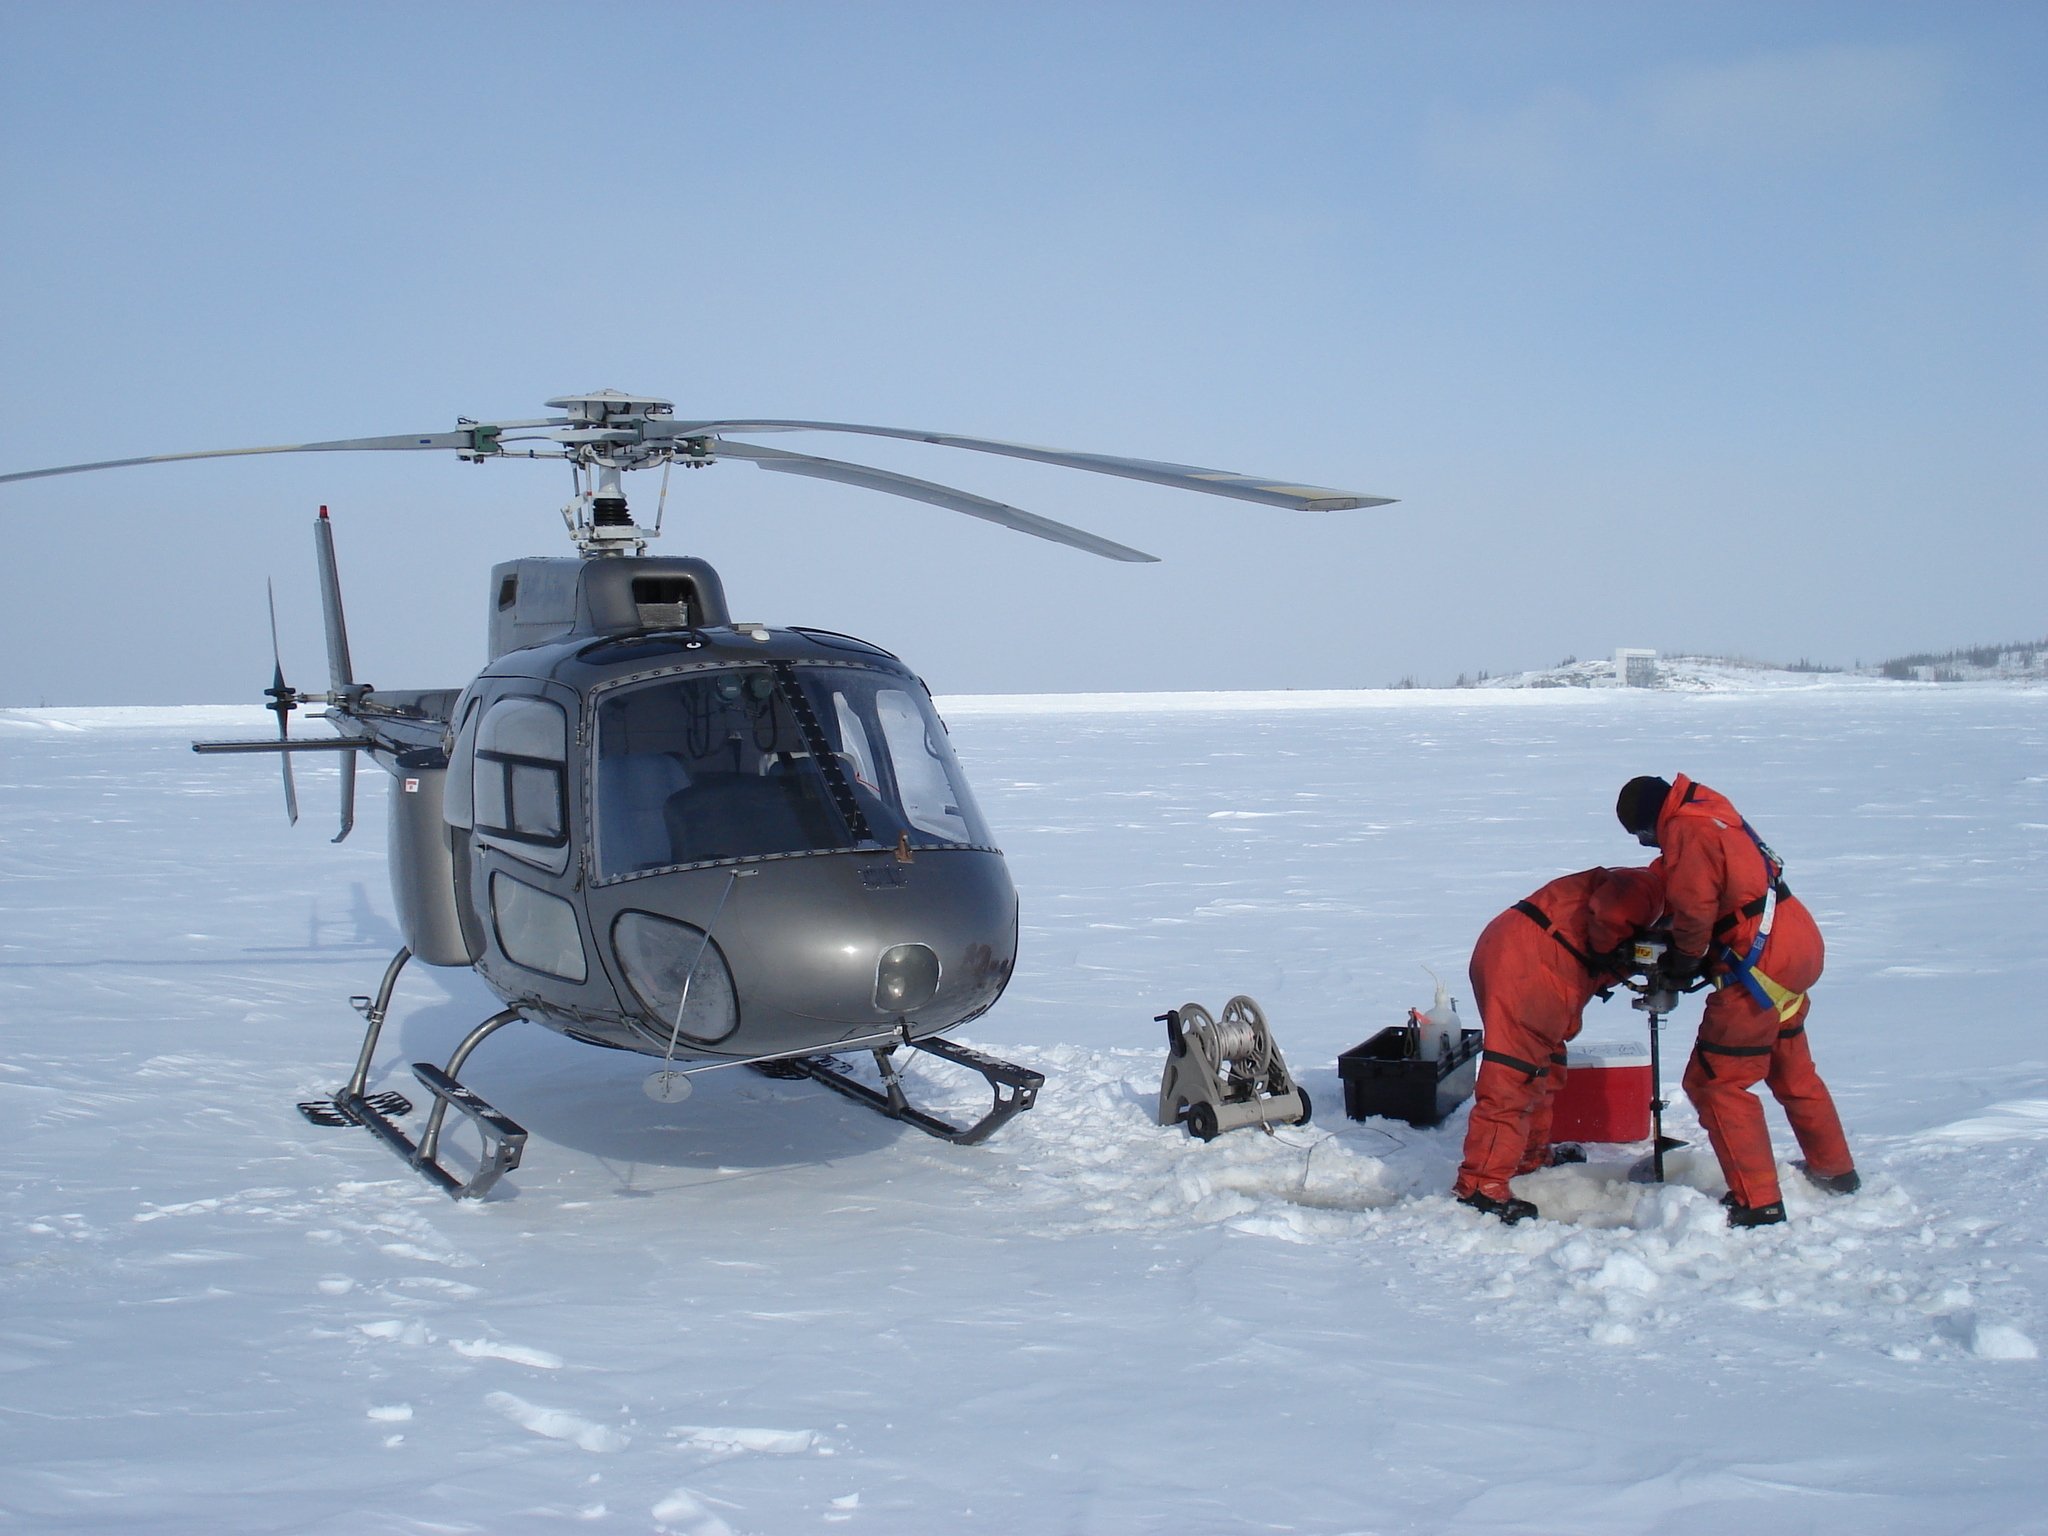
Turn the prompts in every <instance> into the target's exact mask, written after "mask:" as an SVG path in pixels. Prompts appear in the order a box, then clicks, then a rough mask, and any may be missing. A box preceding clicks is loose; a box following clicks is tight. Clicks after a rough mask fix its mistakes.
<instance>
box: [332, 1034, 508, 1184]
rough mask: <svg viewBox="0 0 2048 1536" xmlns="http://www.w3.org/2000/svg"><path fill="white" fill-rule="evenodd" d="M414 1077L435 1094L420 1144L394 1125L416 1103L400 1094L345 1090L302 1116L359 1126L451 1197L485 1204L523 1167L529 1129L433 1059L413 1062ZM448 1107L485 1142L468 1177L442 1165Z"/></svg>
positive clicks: (337, 1123) (409, 1112) (400, 1127)
mask: <svg viewBox="0 0 2048 1536" xmlns="http://www.w3.org/2000/svg"><path fill="white" fill-rule="evenodd" d="M412 1074H413V1076H414V1077H416V1078H418V1079H419V1080H420V1082H421V1083H423V1084H424V1085H425V1086H426V1088H427V1090H428V1092H430V1093H432V1094H433V1096H434V1107H433V1109H432V1111H431V1112H430V1114H429V1116H428V1120H427V1131H426V1134H425V1135H424V1136H422V1137H421V1138H420V1140H419V1142H418V1144H415V1143H414V1141H413V1139H412V1138H411V1137H410V1136H408V1135H406V1134H405V1130H404V1128H403V1127H402V1126H398V1125H395V1124H393V1123H392V1116H394V1115H406V1114H411V1113H412V1102H411V1101H410V1100H409V1099H407V1098H406V1097H405V1095H404V1094H401V1093H373V1094H371V1095H369V1096H368V1097H367V1098H357V1097H356V1096H355V1095H353V1094H351V1093H350V1092H349V1091H348V1090H347V1089H343V1090H342V1091H341V1092H339V1093H337V1094H336V1095H335V1096H334V1097H333V1098H332V1099H323V1100H319V1101H317V1102H315V1103H312V1104H301V1105H300V1106H299V1112H300V1113H301V1114H303V1115H304V1116H305V1117H306V1118H307V1119H308V1120H311V1121H312V1122H313V1123H314V1124H315V1125H360V1126H361V1127H362V1128H363V1129H364V1130H366V1131H368V1132H369V1133H370V1134H371V1135H372V1136H375V1137H376V1138H377V1139H378V1140H379V1141H381V1142H383V1143H384V1145H385V1146H387V1147H389V1148H390V1149H391V1150H392V1151H394V1152H396V1153H397V1154H398V1155H399V1157H400V1158H401V1159H402V1160H403V1161H404V1162H405V1163H406V1164H407V1166H409V1167H412V1168H415V1169H417V1170H418V1171H419V1172H420V1173H421V1174H422V1175H424V1176H425V1177H426V1178H427V1180H428V1181H429V1182H431V1183H433V1184H434V1185H436V1186H437V1187H438V1188H439V1189H440V1190H441V1191H442V1193H444V1194H446V1195H447V1196H449V1197H450V1198H451V1199H455V1200H481V1199H482V1198H483V1197H484V1196H485V1195H487V1194H489V1193H490V1192H491V1186H492V1185H493V1184H495V1183H497V1182H498V1180H499V1179H501V1178H503V1177H504V1176H505V1175H506V1174H508V1173H510V1172H511V1171H512V1170H513V1169H514V1168H517V1167H518V1166H519V1159H520V1156H521V1155H522V1154H523V1153H524V1152H525V1150H526V1129H525V1127H524V1126H521V1125H519V1124H518V1123H517V1122H515V1121H513V1120H510V1119H508V1118H507V1117H506V1116H504V1115H501V1114H500V1113H498V1111H497V1110H495V1109H493V1108H492V1107H491V1106H490V1105H489V1104H486V1103H485V1102H484V1101H483V1100H482V1099H480V1098H478V1097H477V1096H476V1095H475V1094H474V1093H472V1092H470V1090H469V1089H467V1088H465V1087H463V1086H462V1084H460V1083H458V1082H457V1081H455V1079H454V1078H452V1077H450V1076H449V1075H448V1074H447V1073H446V1072H443V1071H442V1070H441V1069H440V1068H439V1067H437V1066H435V1065H434V1064H433V1063H432V1062H430V1061H416V1062H414V1063H413V1064H412ZM450 1105H453V1106H454V1107H455V1108H456V1109H459V1110H461V1111H462V1113H463V1114H465V1115H467V1116H468V1117H469V1122H470V1124H472V1125H474V1126H475V1127H476V1131H477V1135H478V1136H479V1137H481V1138H482V1140H483V1151H482V1155H481V1156H480V1157H479V1158H478V1159H477V1165H476V1171H475V1172H474V1173H472V1174H471V1175H470V1176H469V1177H468V1178H466V1179H464V1178H461V1177H459V1176H457V1175H456V1174H454V1173H451V1172H450V1171H449V1170H448V1169H446V1168H444V1167H442V1166H441V1162H440V1159H439V1152H440V1141H441V1124H442V1121H443V1119H444V1118H445V1117H446V1116H447V1113H448V1108H449V1106H450Z"/></svg>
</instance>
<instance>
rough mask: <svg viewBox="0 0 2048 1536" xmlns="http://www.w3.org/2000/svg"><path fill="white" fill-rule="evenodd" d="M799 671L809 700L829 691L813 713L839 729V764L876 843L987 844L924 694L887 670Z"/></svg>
mask: <svg viewBox="0 0 2048 1536" xmlns="http://www.w3.org/2000/svg"><path fill="white" fill-rule="evenodd" d="M798 671H799V673H800V674H804V675H805V682H806V684H807V686H808V687H809V688H810V689H811V690H812V692H813V696H814V697H815V696H816V695H817V694H819V693H821V692H823V691H824V690H827V689H829V690H830V692H829V693H827V694H826V695H825V696H826V697H827V698H829V700H830V706H831V707H830V708H829V710H828V709H825V708H820V709H819V711H818V713H819V715H820V716H821V718H823V719H824V720H826V721H828V722H829V725H828V729H835V728H836V730H837V733H838V737H839V740H838V743H837V751H838V755H839V759H840V762H841V764H842V765H844V767H845V770H846V777H847V780H848V783H849V786H850V787H851V788H852V790H853V795H854V799H855V800H856V801H857V802H858V803H859V805H860V808H861V811H862V813H863V814H864V815H865V816H866V817H867V820H868V825H869V827H870V828H871V829H872V830H873V834H874V837H875V840H876V841H877V842H880V843H884V844H888V843H893V842H895V841H896V839H897V838H898V837H899V836H900V835H902V834H904V833H908V834H909V836H910V840H911V842H912V843H916V844H943V843H953V844H966V845H968V846H970V847H987V846H988V844H989V835H988V829H987V828H986V827H984V826H983V825H982V821H981V814H980V812H979V811H977V810H976V809H975V806H974V801H973V799H972V798H971V797H970V796H969V795H968V792H967V781H966V779H965V777H963V776H962V774H961V772H960V765H959V764H958V763H956V762H955V761H954V760H953V754H952V751H951V749H950V748H949V747H948V745H947V743H946V728H945V727H944V726H943V725H941V724H940V723H939V717H938V715H937V714H936V713H935V712H934V711H933V710H932V708H931V706H930V704H929V703H928V702H927V701H926V700H925V698H924V697H923V695H922V693H912V692H910V691H909V690H908V689H905V688H903V687H902V686H900V684H901V679H900V678H897V677H892V676H889V675H887V674H885V673H873V672H866V671H862V670H856V669H853V668H844V669H841V668H834V669H832V670H830V671H825V670H823V669H818V670H811V669H807V668H799V669H798Z"/></svg>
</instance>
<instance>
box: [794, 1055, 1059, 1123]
mask: <svg viewBox="0 0 2048 1536" xmlns="http://www.w3.org/2000/svg"><path fill="white" fill-rule="evenodd" d="M904 1044H906V1045H908V1046H909V1047H910V1048H911V1049H912V1050H917V1051H925V1052H928V1053H930V1054H931V1055H933V1056H937V1057H938V1058H940V1059H941V1060H942V1061H950V1062H953V1063H955V1064H956V1065H958V1066H963V1067H967V1068H969V1069H971V1070H973V1071H975V1072H979V1073H980V1074H981V1075H982V1077H983V1078H985V1079H986V1080H987V1082H988V1085H989V1088H990V1090H991V1091H992V1092H993V1093H994V1095H995V1103H994V1104H993V1105H992V1106H991V1107H990V1109H989V1112H988V1113H987V1114H985V1115H983V1116H982V1117H981V1118H980V1119H979V1120H977V1121H975V1122H974V1124H972V1125H970V1126H965V1127H962V1126H957V1125H951V1124H949V1123H947V1122H946V1121H944V1120H941V1119H940V1118H939V1117H938V1116H937V1115H931V1114H927V1113H925V1111H923V1110H921V1109H919V1108H917V1107H916V1106H915V1105H914V1104H912V1103H911V1102H910V1099H909V1097H908V1096H907V1095H906V1094H905V1093H904V1092H903V1082H902V1079H901V1078H900V1077H898V1076H897V1073H896V1064H895V1063H894V1062H893V1061H891V1060H890V1057H891V1056H892V1055H893V1054H894V1052H895V1050H896V1047H895V1046H894V1045H888V1046H879V1047H876V1048H875V1050H874V1057H875V1065H876V1067H878V1068H879V1069H880V1070H881V1074H882V1091H881V1092H879V1093H878V1092H876V1091H875V1090H874V1089H873V1088H870V1087H869V1086H868V1085H867V1084H866V1083H863V1082H858V1081H856V1080H855V1079H853V1078H851V1077H848V1076H847V1075H846V1074H845V1073H843V1072H841V1071H840V1070H839V1066H840V1063H839V1062H838V1061H837V1060H835V1059H834V1058H833V1057H830V1056H799V1057H792V1058H788V1059H786V1060H785V1061H783V1062H778V1063H776V1066H777V1067H778V1068H794V1069H796V1070H795V1071H793V1072H790V1073H789V1074H788V1075H790V1076H802V1077H808V1078H809V1079H811V1081H813V1082H816V1083H823V1084H824V1085H825V1086H826V1087H827V1088H830V1089H831V1090H832V1091H833V1092H834V1093H843V1094H845V1095H846V1097H848V1098H849V1099H852V1100H854V1101H855V1102H856V1103H860V1104H865V1105H867V1107H868V1108H869V1109H872V1110H874V1111H875V1112H876V1113H878V1114H883V1115H887V1116H888V1117H889V1118H890V1119H891V1120H901V1121H902V1122H903V1123H904V1124H905V1125H914V1126H916V1127H917V1128H918V1129H919V1130H920V1131H923V1132H924V1133H925V1135H927V1136H936V1137H938V1138H939V1140H941V1141H950V1142H952V1143H953V1144H954V1145H956V1146H962V1147H971V1146H974V1145H976V1144H977V1143H980V1142H983V1141H986V1140H988V1138H989V1137H990V1136H992V1135H994V1134H995V1132H996V1131H997V1129H999V1128H1000V1127H1001V1126H1002V1125H1003V1124H1004V1123H1006V1122H1007V1121H1008V1120H1010V1119H1011V1118H1012V1117H1013V1116H1016V1115H1019V1114H1022V1113H1023V1112H1024V1111H1025V1110H1027V1109H1029V1108H1030V1107H1031V1106H1032V1104H1033V1103H1035V1102H1036V1101H1037V1098H1038V1090H1039V1089H1040V1088H1042V1087H1044V1086H1045V1074H1044V1073H1043V1072H1034V1071H1032V1070H1031V1069H1030V1068H1029V1067H1020V1066H1018V1065H1017V1064H1016V1063H1015V1062H1009V1061H998V1060H997V1059H996V1058H995V1057H993V1056H985V1055H983V1054H982V1053H981V1052H980V1051H977V1050H974V1049H972V1048H971V1047H969V1046H965V1045H959V1044H956V1043H955V1042H953V1041H951V1040H944V1039H941V1038H939V1037H938V1036H936V1035H934V1036H932V1037H931V1038H930V1039H926V1040H906V1041H905V1042H904ZM773 1075H774V1076H777V1077H780V1076H782V1075H784V1073H783V1072H782V1071H777V1072H776V1073H774V1074H773ZM1005 1088H1007V1089H1009V1090H1010V1092H1009V1095H1008V1097H1005V1096H1004V1094H1003V1090H1004V1089H1005Z"/></svg>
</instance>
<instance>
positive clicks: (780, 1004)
mask: <svg viewBox="0 0 2048 1536" xmlns="http://www.w3.org/2000/svg"><path fill="white" fill-rule="evenodd" d="M871 863H872V860H866V859H861V858H858V857H851V858H826V859H805V860H791V861H788V862H787V863H782V864H779V865H767V866H762V869H761V878H760V880H759V882H758V884H755V885H754V886H753V887H752V889H750V891H749V892H748V896H749V898H750V899H749V900H748V902H747V904H746V906H745V908H744V909H743V910H742V911H741V912H739V913H737V914H735V915H734V919H733V926H732V928H731V930H730V932H731V939H730V940H729V941H728V940H727V939H726V938H725V936H724V935H725V933H726V931H727V930H724V929H721V943H724V944H726V948H727V955H728V958H729V959H730V960H731V961H732V963H733V967H734V971H735V980H736V981H737V982H738V984H739V987H740V990H741V992H742V993H743V994H744V995H745V999H746V1001H745V1002H744V1003H743V1004H742V1007H741V1013H742V1015H743V1016H744V1017H748V1018H756V1019H763V1022H765V1018H764V1017H763V1016H764V1014H765V1013H767V1012H770V1011H772V1012H780V1013H782V1014H784V1015H786V1016H795V1017H800V1018H808V1019H814V1020H819V1021H829V1022H832V1023H836V1024H842V1025H846V1026H859V1027H861V1028H868V1027H871V1026H873V1025H874V1024H875V1023H877V1022H880V1021H884V1020H888V1019H898V1018H904V1017H905V1016H909V1017H910V1018H911V1020H912V1022H913V1024H914V1026H915V1027H916V1028H917V1029H918V1030H919V1031H920V1032H924V1031H926V1030H929V1029H934V1028H937V1029H943V1028H945V1027H947V1026H948V1025H950V1024H954V1023H957V1022H959V1021H960V1020H961V1019H964V1018H966V1017H967V1016H968V1015H969V1014H971V1013H975V1012H978V1011H980V1010H981V1009H982V1008H985V1007H986V1006H987V1005H988V1004H989V1003H991V1002H993V1001H994V1000H995V998H996V996H997V995H998V994H999V993H1000V992H1001V991H1002V988H1003V985H1004V983H1005V982H1007V981H1008V979H1009V971H1010V963H1011V960H1012V958H1013V957H1014V954H1015V951H1016V914H1017V905H1016V902H1017V899H1016V893H1015V891H1014V889H1013V888H1012V887H1011V885H1010V881H1009V876H1008V873H1007V872H1006V871H1005V870H1004V868H1003V865H1002V860H1001V858H1000V856H997V855H993V854H984V853H978V852H969V851H966V850H961V851H958V852H946V853H928V854H924V855H922V856H920V857H919V858H918V860H917V863H916V865H915V866H914V867H912V868H911V869H909V870H908V871H906V872H905V873H904V876H903V878H902V880H901V882H900V883H892V884H888V885H881V886H877V885H871V884H869V883H867V882H866V881H864V880H863V879H862V878H861V875H862V871H863V869H864V868H866V867H868V866H869V865H870V864H871Z"/></svg>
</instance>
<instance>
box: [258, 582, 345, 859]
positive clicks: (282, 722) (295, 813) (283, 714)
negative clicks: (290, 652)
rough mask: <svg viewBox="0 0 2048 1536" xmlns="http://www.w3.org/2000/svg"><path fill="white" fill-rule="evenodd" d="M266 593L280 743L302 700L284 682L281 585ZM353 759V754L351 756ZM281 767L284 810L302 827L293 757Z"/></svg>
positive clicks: (267, 586) (281, 760)
mask: <svg viewBox="0 0 2048 1536" xmlns="http://www.w3.org/2000/svg"><path fill="white" fill-rule="evenodd" d="M263 585H264V590H265V592H266V593H267V594H268V595H269V598H270V663H271V671H270V686H269V687H268V688H266V689H264V690H263V691H264V692H265V693H267V694H269V695H270V704H269V705H268V706H267V707H268V708H270V709H272V710H275V711H276V712H277V739H278V740H279V741H289V740H290V739H291V734H292V731H291V718H292V711H293V710H295V709H297V708H298V707H299V701H298V696H297V695H296V694H294V693H293V692H292V690H291V688H290V686H289V685H287V684H286V682H285V680H284V656H283V653H282V651H281V650H280V649H279V647H278V643H277V584H276V583H275V582H271V581H266V582H264V584H263ZM351 756H353V754H351ZM277 762H278V766H279V767H280V768H282V769H283V770H284V810H285V814H286V815H287V816H289V817H290V818H291V824H292V825H293V826H295V827H296V826H297V825H298V824H299V786H298V784H297V783H296V782H295V781H294V780H293V778H292V755H291V753H289V752H280V753H278V754H277Z"/></svg>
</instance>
